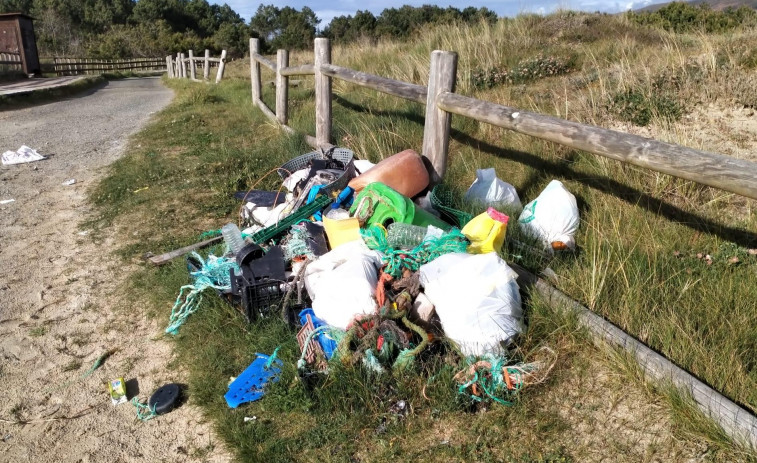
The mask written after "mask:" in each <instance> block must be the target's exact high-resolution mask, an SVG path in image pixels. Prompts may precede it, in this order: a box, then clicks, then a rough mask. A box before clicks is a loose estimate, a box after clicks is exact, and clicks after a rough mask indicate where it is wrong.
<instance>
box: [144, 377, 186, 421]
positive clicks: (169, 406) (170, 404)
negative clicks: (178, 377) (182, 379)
mask: <svg viewBox="0 0 757 463" xmlns="http://www.w3.org/2000/svg"><path fill="white" fill-rule="evenodd" d="M179 396H181V388H180V387H179V385H178V384H176V383H170V384H166V385H165V386H161V387H160V388H158V390H157V391H155V392H154V393H153V394H152V396H151V397H150V401H149V402H147V405H148V406H149V407H150V410H155V413H157V414H158V415H162V414H164V413H168V412H170V411H171V410H173V409H174V408H175V407H176V404H177V403H178V401H179Z"/></svg>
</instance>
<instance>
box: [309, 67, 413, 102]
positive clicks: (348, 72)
mask: <svg viewBox="0 0 757 463" xmlns="http://www.w3.org/2000/svg"><path fill="white" fill-rule="evenodd" d="M320 70H321V72H322V73H324V74H326V75H327V76H330V77H336V78H337V79H341V80H344V81H347V82H351V83H353V84H357V85H360V86H361V87H367V88H370V89H373V90H376V91H379V92H381V93H386V94H388V95H394V96H396V97H399V98H404V99H406V100H410V101H415V102H416V103H423V104H426V95H427V93H428V89H427V88H426V87H424V86H423V85H416V84H409V83H407V82H402V81H399V80H394V79H388V78H386V77H381V76H377V75H373V74H368V73H365V72H360V71H354V70H352V69H347V68H343V67H341V66H336V65H333V64H324V65H323V66H321V69H320Z"/></svg>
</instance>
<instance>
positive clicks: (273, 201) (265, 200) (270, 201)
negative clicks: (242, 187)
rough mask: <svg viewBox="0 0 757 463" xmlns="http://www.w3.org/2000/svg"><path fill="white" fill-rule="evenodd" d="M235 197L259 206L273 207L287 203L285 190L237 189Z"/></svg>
mask: <svg viewBox="0 0 757 463" xmlns="http://www.w3.org/2000/svg"><path fill="white" fill-rule="evenodd" d="M234 198H235V199H238V200H240V201H242V202H243V203H255V205H256V206H259V207H272V206H278V205H279V204H283V203H285V202H286V193H284V192H283V191H264V190H252V191H247V192H244V191H237V192H236V193H234Z"/></svg>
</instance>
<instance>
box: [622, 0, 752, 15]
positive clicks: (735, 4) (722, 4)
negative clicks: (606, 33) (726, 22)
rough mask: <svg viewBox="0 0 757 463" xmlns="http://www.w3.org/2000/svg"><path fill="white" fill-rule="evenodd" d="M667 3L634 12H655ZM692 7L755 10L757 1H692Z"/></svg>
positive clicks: (720, 9)
mask: <svg viewBox="0 0 757 463" xmlns="http://www.w3.org/2000/svg"><path fill="white" fill-rule="evenodd" d="M668 3H672V2H665V3H655V4H654V5H648V6H645V7H644V8H639V9H636V10H634V11H647V12H650V13H651V12H655V11H657V10H659V9H660V8H662V7H663V6H665V5H667V4H668ZM688 3H691V4H692V5H699V4H702V3H707V4H709V5H710V8H712V9H713V10H715V11H723V10H725V9H726V8H739V7H742V6H748V7H750V8H754V9H755V10H757V0H694V1H691V2H688Z"/></svg>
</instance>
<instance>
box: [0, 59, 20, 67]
mask: <svg viewBox="0 0 757 463" xmlns="http://www.w3.org/2000/svg"><path fill="white" fill-rule="evenodd" d="M2 64H9V65H12V66H15V65H17V64H19V65H20V64H21V61H20V60H19V61H0V65H2Z"/></svg>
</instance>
